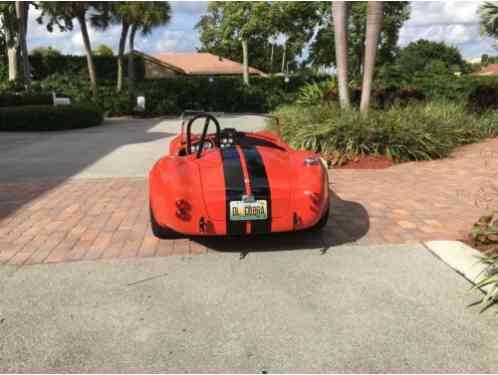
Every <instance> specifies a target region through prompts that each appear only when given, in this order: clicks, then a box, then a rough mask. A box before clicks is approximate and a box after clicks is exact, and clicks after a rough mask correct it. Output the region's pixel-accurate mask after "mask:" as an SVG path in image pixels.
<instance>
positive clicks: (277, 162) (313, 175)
mask: <svg viewBox="0 0 498 375" xmlns="http://www.w3.org/2000/svg"><path fill="white" fill-rule="evenodd" d="M199 123H201V124H203V128H202V132H200V134H194V133H193V125H194V124H199ZM198 130H200V129H198ZM149 197H150V217H151V227H152V231H153V233H154V235H156V236H157V237H160V238H168V237H174V236H178V234H182V235H188V236H194V235H201V236H230V235H251V234H262V233H273V232H288V231H297V230H303V229H308V228H316V229H320V228H322V227H323V226H324V225H325V224H326V223H327V219H328V212H329V190H328V175H327V170H326V166H325V165H324V163H323V162H322V159H320V157H319V156H318V155H316V154H314V153H311V152H308V151H295V150H292V149H291V148H290V147H289V146H288V145H286V144H285V143H284V142H283V141H282V140H281V139H280V138H279V137H278V136H276V135H274V134H273V133H271V132H268V131H259V132H241V131H237V130H236V129H232V128H225V129H221V127H220V124H219V122H218V120H217V119H216V118H215V117H214V116H213V115H211V114H208V113H197V114H196V115H193V116H190V118H189V119H188V121H187V120H185V121H182V130H181V134H179V135H178V136H177V137H175V138H174V139H173V140H172V142H171V143H170V150H169V155H167V156H164V157H163V158H162V159H160V160H159V161H157V162H156V163H155V165H154V166H153V168H152V170H151V171H150V175H149Z"/></svg>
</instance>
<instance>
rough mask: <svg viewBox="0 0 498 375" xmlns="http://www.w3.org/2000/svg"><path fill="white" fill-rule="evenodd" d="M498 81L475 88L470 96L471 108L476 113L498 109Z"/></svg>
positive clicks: (469, 103)
mask: <svg viewBox="0 0 498 375" xmlns="http://www.w3.org/2000/svg"><path fill="white" fill-rule="evenodd" d="M496 98H498V81H495V82H494V84H493V83H491V82H488V83H481V84H479V85H476V86H475V87H473V88H472V89H471V91H470V93H469V96H468V105H469V108H470V109H471V110H473V111H476V112H479V113H481V112H486V111H489V110H497V109H498V101H497V100H496Z"/></svg>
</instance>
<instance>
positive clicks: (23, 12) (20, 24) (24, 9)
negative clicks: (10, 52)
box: [16, 1, 31, 88]
mask: <svg viewBox="0 0 498 375" xmlns="http://www.w3.org/2000/svg"><path fill="white" fill-rule="evenodd" d="M28 7H29V3H25V2H23V1H16V20H17V30H18V39H19V47H20V49H21V51H20V52H21V62H22V69H21V71H22V79H23V81H24V84H25V85H26V87H27V88H29V84H30V80H31V77H30V69H29V55H28V46H27V43H26V26H27V22H26V19H27V17H28Z"/></svg>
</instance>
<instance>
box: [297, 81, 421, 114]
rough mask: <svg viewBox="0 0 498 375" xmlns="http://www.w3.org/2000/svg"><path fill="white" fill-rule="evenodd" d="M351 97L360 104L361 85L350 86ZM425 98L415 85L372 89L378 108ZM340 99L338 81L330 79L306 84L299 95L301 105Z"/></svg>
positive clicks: (354, 104) (330, 102)
mask: <svg viewBox="0 0 498 375" xmlns="http://www.w3.org/2000/svg"><path fill="white" fill-rule="evenodd" d="M350 99H351V102H352V105H353V106H354V107H359V106H360V100H361V87H358V86H355V87H351V88H350ZM424 99H425V95H424V94H423V93H422V91H421V90H419V89H417V88H416V87H414V86H400V87H396V86H389V87H377V88H375V89H373V90H372V106H373V107H374V108H378V109H387V108H389V107H392V106H393V105H400V106H405V105H408V104H410V103H413V102H420V101H423V100H424ZM338 101H339V93H338V88H337V82H336V80H335V79H330V80H328V81H324V82H321V83H316V82H313V83H308V84H305V85H304V86H303V87H302V88H301V89H300V90H299V94H298V97H297V101H296V103H297V104H300V105H319V104H323V105H331V104H333V103H337V102H338Z"/></svg>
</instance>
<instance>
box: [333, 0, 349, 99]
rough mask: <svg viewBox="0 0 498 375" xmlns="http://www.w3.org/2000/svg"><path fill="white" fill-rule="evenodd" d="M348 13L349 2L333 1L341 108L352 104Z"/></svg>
mask: <svg viewBox="0 0 498 375" xmlns="http://www.w3.org/2000/svg"><path fill="white" fill-rule="evenodd" d="M348 15H349V4H348V3H347V2H345V1H333V2H332V17H333V20H334V39H335V56H336V61H337V63H336V72H337V86H338V89H339V103H340V105H341V108H343V109H346V108H349V107H350V106H351V102H350V100H349V88H348V32H347V29H348V18H349V17H348Z"/></svg>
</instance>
